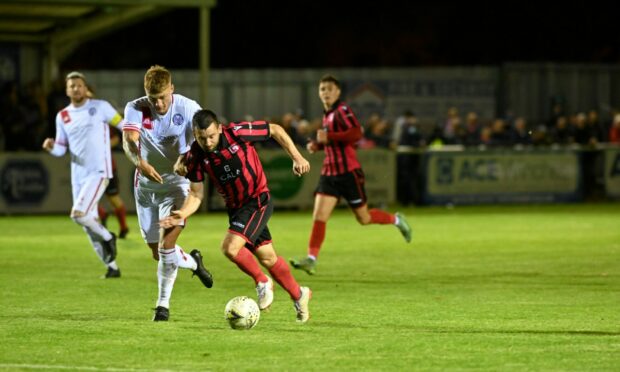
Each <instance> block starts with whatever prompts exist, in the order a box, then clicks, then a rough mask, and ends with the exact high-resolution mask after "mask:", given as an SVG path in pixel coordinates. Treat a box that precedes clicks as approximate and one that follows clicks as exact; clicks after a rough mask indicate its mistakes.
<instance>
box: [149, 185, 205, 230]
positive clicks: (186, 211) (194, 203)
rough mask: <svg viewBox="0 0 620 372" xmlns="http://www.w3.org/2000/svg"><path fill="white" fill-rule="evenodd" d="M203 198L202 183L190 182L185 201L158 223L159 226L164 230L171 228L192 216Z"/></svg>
mask: <svg viewBox="0 0 620 372" xmlns="http://www.w3.org/2000/svg"><path fill="white" fill-rule="evenodd" d="M203 198H204V185H203V183H202V182H191V183H190V185H189V195H187V198H186V199H185V202H184V203H183V206H182V207H181V209H179V210H176V211H172V213H171V214H170V216H168V217H166V218H164V219H162V220H161V221H159V226H160V227H163V228H164V229H168V228H171V227H173V226H176V225H178V224H180V223H181V222H182V221H183V220H185V219H186V218H187V217H189V216H191V215H192V214H194V213H195V212H196V211H197V210H198V208H200V204H201V203H202V199H203Z"/></svg>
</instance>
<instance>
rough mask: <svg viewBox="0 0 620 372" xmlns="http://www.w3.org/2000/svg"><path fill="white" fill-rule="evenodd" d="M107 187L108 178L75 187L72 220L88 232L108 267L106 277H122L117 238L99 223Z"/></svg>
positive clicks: (92, 177)
mask: <svg viewBox="0 0 620 372" xmlns="http://www.w3.org/2000/svg"><path fill="white" fill-rule="evenodd" d="M106 185H107V178H101V177H99V176H98V175H97V176H90V177H86V178H85V179H84V180H82V183H81V184H76V185H74V186H73V195H74V204H73V208H72V209H71V218H72V219H73V220H74V221H75V222H76V223H77V224H79V225H80V226H82V228H83V229H84V231H85V232H86V234H87V235H88V237H89V240H90V242H91V245H92V246H93V249H94V250H95V252H96V253H97V256H99V258H100V259H101V261H102V262H103V263H104V264H105V265H106V266H107V267H108V273H106V275H105V277H107V278H114V277H119V276H120V270H119V269H118V266H117V265H116V261H115V259H116V237H115V236H114V235H113V234H111V233H110V232H109V231H108V230H107V229H106V228H105V227H103V226H102V225H101V224H100V223H99V219H98V212H97V205H98V203H99V199H100V198H101V196H102V195H103V192H104V190H105V187H106Z"/></svg>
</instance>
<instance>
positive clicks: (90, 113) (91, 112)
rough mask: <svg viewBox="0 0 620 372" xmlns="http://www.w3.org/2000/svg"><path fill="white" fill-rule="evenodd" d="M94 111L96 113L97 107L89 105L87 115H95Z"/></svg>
mask: <svg viewBox="0 0 620 372" xmlns="http://www.w3.org/2000/svg"><path fill="white" fill-rule="evenodd" d="M96 113H97V108H95V107H91V108H89V109H88V115H90V116H95V114H96Z"/></svg>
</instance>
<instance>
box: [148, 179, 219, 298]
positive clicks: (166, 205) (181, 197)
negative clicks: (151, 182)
mask: <svg viewBox="0 0 620 372" xmlns="http://www.w3.org/2000/svg"><path fill="white" fill-rule="evenodd" d="M188 190H189V187H188V186H187V185H186V184H180V185H175V186H172V187H170V189H169V190H168V192H167V193H166V195H165V196H164V197H163V198H162V199H161V200H160V202H159V219H160V220H161V219H163V218H165V217H168V216H169V215H170V214H171V213H172V211H173V210H176V209H179V208H180V206H182V205H183V203H184V202H185V199H186V198H187V194H188ZM184 226H185V221H183V222H182V223H181V225H178V226H174V227H172V228H170V229H165V230H163V229H162V230H161V231H160V233H161V234H162V235H161V236H162V238H161V241H160V253H161V251H162V249H163V250H164V251H165V252H172V251H174V254H175V255H176V265H177V266H178V267H180V268H183V269H189V270H191V271H192V272H193V273H194V275H196V276H198V278H199V279H200V281H201V282H202V284H203V285H204V286H205V287H207V288H211V287H212V286H213V277H212V276H211V273H210V272H209V271H208V270H207V269H206V268H205V267H204V264H203V262H202V254H201V252H200V251H199V250H197V249H194V250H192V251H191V252H190V253H189V254H187V253H186V252H185V251H184V250H183V248H181V246H180V245H178V244H177V240H178V238H179V235H180V234H181V231H183V228H184Z"/></svg>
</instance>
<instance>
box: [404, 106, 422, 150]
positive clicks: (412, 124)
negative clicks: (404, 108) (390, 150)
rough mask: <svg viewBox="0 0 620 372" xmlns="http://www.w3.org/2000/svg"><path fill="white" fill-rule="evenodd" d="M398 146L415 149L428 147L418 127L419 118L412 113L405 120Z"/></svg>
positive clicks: (409, 112) (407, 114)
mask: <svg viewBox="0 0 620 372" xmlns="http://www.w3.org/2000/svg"><path fill="white" fill-rule="evenodd" d="M398 145H399V146H413V147H423V146H425V145H426V141H425V139H424V136H423V135H422V132H421V131H420V127H419V125H418V118H417V117H416V116H415V114H414V113H413V112H411V111H408V112H407V113H406V115H405V120H404V121H403V122H402V123H401V126H400V137H399V138H398Z"/></svg>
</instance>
